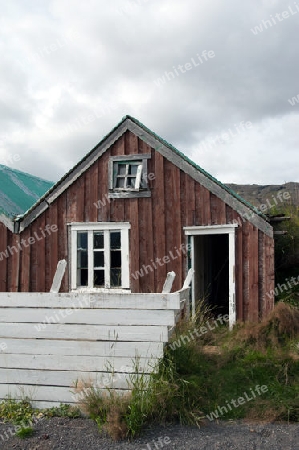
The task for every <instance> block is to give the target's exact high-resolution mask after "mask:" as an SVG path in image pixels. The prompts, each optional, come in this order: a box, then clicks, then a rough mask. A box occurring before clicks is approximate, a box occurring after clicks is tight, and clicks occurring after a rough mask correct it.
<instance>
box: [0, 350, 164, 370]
mask: <svg viewBox="0 0 299 450" xmlns="http://www.w3.org/2000/svg"><path fill="white" fill-rule="evenodd" d="M157 363H158V360H155V359H154V358H136V359H135V360H133V359H131V358H126V357H123V358H120V357H118V358H115V359H113V358H108V357H103V356H80V358H78V356H69V355H56V356H55V358H49V356H48V355H22V354H14V355H10V354H5V355H4V354H0V368H3V369H21V368H24V369H37V370H45V371H48V370H50V371H53V370H57V371H60V370H64V371H68V370H71V371H76V372H80V371H82V372H108V371H109V369H110V368H111V371H113V370H114V371H116V372H133V371H134V370H138V372H144V373H151V372H153V370H154V367H155V365H156V364H157Z"/></svg>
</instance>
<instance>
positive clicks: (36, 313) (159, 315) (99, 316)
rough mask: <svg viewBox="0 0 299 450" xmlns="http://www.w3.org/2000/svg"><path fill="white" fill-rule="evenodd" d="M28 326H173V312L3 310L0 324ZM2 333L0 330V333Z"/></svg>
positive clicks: (54, 309)
mask: <svg viewBox="0 0 299 450" xmlns="http://www.w3.org/2000/svg"><path fill="white" fill-rule="evenodd" d="M7 322H10V323H14V322H15V323H31V324H32V326H35V327H39V326H41V327H46V326H48V325H49V324H50V323H53V324H55V323H65V324H67V323H69V324H89V325H111V326H118V325H132V326H134V325H153V324H154V325H155V326H158V325H163V326H173V325H174V311H173V310H123V311H122V312H121V314H120V313H119V312H118V311H114V310H112V309H97V310H94V309H77V310H76V309H56V308H53V309H51V310H49V309H44V308H34V309H33V308H2V309H1V315H0V323H7ZM0 334H1V331H0Z"/></svg>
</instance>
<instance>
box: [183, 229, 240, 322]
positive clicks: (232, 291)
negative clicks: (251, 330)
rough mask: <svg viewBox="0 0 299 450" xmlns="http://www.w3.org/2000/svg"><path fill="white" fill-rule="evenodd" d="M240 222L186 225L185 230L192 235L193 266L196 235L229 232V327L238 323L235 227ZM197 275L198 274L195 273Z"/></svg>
mask: <svg viewBox="0 0 299 450" xmlns="http://www.w3.org/2000/svg"><path fill="white" fill-rule="evenodd" d="M237 226H238V224H237V223H233V224H225V225H207V226H192V227H184V228H183V230H184V232H185V235H186V236H190V240H191V242H190V243H191V249H190V250H191V268H192V269H193V270H194V267H195V253H194V236H199V235H201V236H208V235H213V234H214V235H216V234H228V254H229V270H228V273H229V275H228V276H229V294H228V295H229V328H232V327H233V325H234V324H235V323H236V320H237V314H236V283H235V279H236V277H235V267H236V244H235V235H236V233H235V229H236V228H237ZM195 275H196V274H195ZM194 284H195V283H192V289H191V293H192V316H193V317H194V316H195V309H196V306H195V300H196V299H195V287H194Z"/></svg>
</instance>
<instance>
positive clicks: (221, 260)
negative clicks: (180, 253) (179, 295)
mask: <svg viewBox="0 0 299 450" xmlns="http://www.w3.org/2000/svg"><path fill="white" fill-rule="evenodd" d="M193 238H194V241H193V242H194V270H195V275H194V296H195V300H196V301H198V300H200V299H204V300H205V301H206V302H207V303H208V304H209V305H211V307H212V312H213V315H215V316H218V315H219V314H222V315H225V314H229V237H228V234H213V235H198V236H194V237H193Z"/></svg>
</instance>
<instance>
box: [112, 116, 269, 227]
mask: <svg viewBox="0 0 299 450" xmlns="http://www.w3.org/2000/svg"><path fill="white" fill-rule="evenodd" d="M125 119H130V120H132V122H134V123H136V125H138V126H139V127H141V128H143V129H144V131H146V132H147V133H150V134H151V135H152V136H153V137H154V138H156V139H157V140H159V141H160V142H161V143H162V144H164V145H166V146H167V147H168V148H170V149H171V150H172V151H173V152H175V153H176V154H177V155H179V156H180V157H181V158H182V159H184V160H185V161H186V162H187V163H188V164H190V165H191V166H193V167H194V168H195V169H197V170H199V171H200V172H201V173H202V174H203V175H205V176H206V177H207V178H209V179H210V180H211V181H213V182H214V183H216V184H218V186H220V187H221V188H222V189H224V190H226V191H227V192H228V193H229V194H230V195H232V196H233V197H235V198H236V199H238V200H239V201H240V202H241V203H243V204H244V205H245V206H247V207H248V208H250V209H251V210H253V211H254V212H255V214H258V215H259V216H261V217H262V218H264V219H266V216H264V214H263V213H262V212H261V211H259V210H258V209H257V208H256V207H255V206H253V205H252V204H251V203H250V202H248V201H247V200H245V199H244V198H243V197H241V196H240V195H239V194H237V193H236V192H235V191H234V190H233V189H231V188H230V187H228V186H227V185H225V184H223V183H221V181H219V180H217V178H215V177H213V176H212V175H211V174H210V173H208V172H206V171H205V170H204V169H202V168H201V167H200V166H199V165H198V164H196V163H195V162H194V161H192V160H191V159H190V158H188V156H186V155H185V154H184V153H182V152H181V151H180V150H178V149H177V148H176V147H174V146H173V145H172V144H170V143H169V142H167V141H166V140H165V139H163V138H161V137H160V136H159V135H158V134H156V133H155V132H153V131H152V130H150V129H149V128H148V127H147V126H145V125H144V124H143V123H141V122H139V120H137V119H135V118H134V117H131V116H129V115H128V116H125V117H124V118H123V120H122V121H121V122H120V124H121V123H122V122H123V121H124V120H125ZM120 124H119V125H120Z"/></svg>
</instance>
